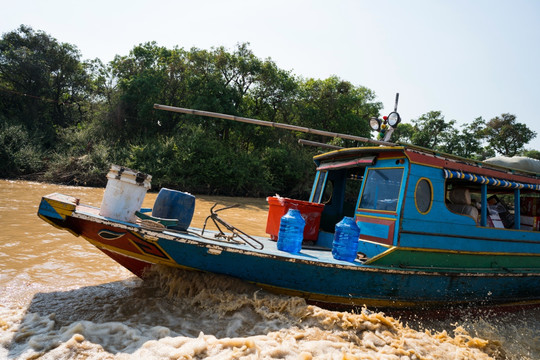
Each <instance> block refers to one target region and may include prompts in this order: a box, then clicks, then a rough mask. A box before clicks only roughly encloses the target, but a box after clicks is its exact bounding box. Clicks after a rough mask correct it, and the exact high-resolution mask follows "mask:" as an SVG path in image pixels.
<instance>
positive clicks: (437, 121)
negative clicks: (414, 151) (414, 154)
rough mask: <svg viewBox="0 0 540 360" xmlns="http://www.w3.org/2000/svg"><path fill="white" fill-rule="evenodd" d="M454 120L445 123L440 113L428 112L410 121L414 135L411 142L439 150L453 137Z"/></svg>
mask: <svg viewBox="0 0 540 360" xmlns="http://www.w3.org/2000/svg"><path fill="white" fill-rule="evenodd" d="M455 122H456V121H455V120H451V121H449V122H446V121H445V120H444V116H443V115H442V113H441V112H440V111H430V112H428V113H426V114H423V115H421V116H420V117H419V118H418V119H414V120H412V123H413V127H414V133H413V135H412V138H411V142H412V143H413V144H414V145H418V146H422V147H425V148H429V149H440V148H441V147H443V146H444V145H445V144H447V142H448V141H449V140H450V139H451V138H452V137H453V136H455V129H454V124H455Z"/></svg>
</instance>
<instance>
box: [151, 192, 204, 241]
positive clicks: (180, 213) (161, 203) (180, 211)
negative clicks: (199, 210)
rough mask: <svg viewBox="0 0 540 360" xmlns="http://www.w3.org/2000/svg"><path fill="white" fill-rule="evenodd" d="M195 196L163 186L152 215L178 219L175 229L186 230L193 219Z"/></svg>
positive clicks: (172, 227) (173, 227)
mask: <svg viewBox="0 0 540 360" xmlns="http://www.w3.org/2000/svg"><path fill="white" fill-rule="evenodd" d="M194 211H195V196H193V195H191V194H189V193H184V192H181V191H176V190H171V189H167V188H162V189H161V190H160V191H159V194H158V196H157V198H156V202H155V203H154V207H153V208H152V216H155V217H159V218H164V219H177V220H178V225H175V226H170V228H171V229H175V230H182V231H183V230H186V229H187V228H188V227H189V225H190V224H191V219H193V212H194Z"/></svg>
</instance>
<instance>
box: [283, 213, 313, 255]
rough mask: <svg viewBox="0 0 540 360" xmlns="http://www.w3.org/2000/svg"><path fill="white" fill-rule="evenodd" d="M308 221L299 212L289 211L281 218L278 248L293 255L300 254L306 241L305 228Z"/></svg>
mask: <svg viewBox="0 0 540 360" xmlns="http://www.w3.org/2000/svg"><path fill="white" fill-rule="evenodd" d="M305 225H306V221H305V220H304V218H302V215H301V214H300V211H299V210H295V209H289V211H287V213H286V214H285V215H283V216H282V217H281V221H280V223H279V233H278V241H277V248H278V249H279V250H281V251H287V252H290V253H292V254H296V253H299V252H300V250H301V249H302V241H303V240H304V226H305Z"/></svg>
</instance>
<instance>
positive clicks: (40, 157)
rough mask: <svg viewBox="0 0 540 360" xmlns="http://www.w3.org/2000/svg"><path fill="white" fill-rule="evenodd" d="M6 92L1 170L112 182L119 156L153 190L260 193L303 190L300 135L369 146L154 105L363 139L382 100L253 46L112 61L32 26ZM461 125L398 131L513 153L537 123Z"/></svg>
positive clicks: (0, 83)
mask: <svg viewBox="0 0 540 360" xmlns="http://www.w3.org/2000/svg"><path fill="white" fill-rule="evenodd" d="M0 93H1V96H0V176H1V177H27V178H33V179H39V180H48V181H53V182H62V183H69V184H85V185H96V186H103V185H104V184H105V181H106V178H105V174H106V173H107V170H108V168H109V166H110V164H111V163H116V164H120V165H125V166H128V167H132V168H134V169H137V170H139V171H143V172H147V173H150V174H152V176H153V181H152V184H153V186H154V188H159V187H162V186H168V187H173V188H177V189H181V190H184V191H190V192H193V193H210V194H227V195H249V196H261V195H272V194H274V193H279V194H281V195H284V196H294V195H296V196H298V195H300V196H302V195H305V194H306V192H307V191H308V189H309V187H310V182H311V181H312V176H311V174H312V172H313V162H312V160H311V158H312V156H313V155H314V154H315V153H316V152H317V151H320V150H319V149H317V148H313V147H302V146H300V145H299V144H298V142H297V140H298V138H300V137H302V138H307V139H310V140H315V141H319V142H329V141H331V142H332V143H334V144H338V145H341V146H359V145H361V144H357V143H354V142H352V141H350V140H342V139H333V140H329V139H328V138H322V137H320V136H313V135H308V134H303V133H294V132H288V131H286V130H279V129H274V128H263V127H259V126H254V125H249V124H242V123H235V122H231V121H227V120H216V119H208V118H204V117H196V116H191V115H181V114H176V113H171V112H164V111H158V110H154V109H153V105H154V104H155V103H160V104H166V105H173V106H179V107H187V108H194V109H200V110H208V111H214V112H220V113H227V114H231V115H237V116H244V117H250V118H256V119H264V120H268V121H273V122H282V123H289V124H295V125H299V126H305V127H311V128H316V129H321V130H327V131H333V132H340V133H349V134H353V135H358V136H363V137H370V129H369V126H368V120H369V119H370V118H371V117H373V116H379V110H380V109H381V107H382V106H381V104H380V103H378V102H376V101H375V94H374V93H373V91H371V90H369V89H367V88H365V87H362V86H355V85H353V84H351V83H350V82H348V81H345V80H342V79H340V78H338V77H335V76H333V77H330V78H328V79H322V80H321V79H303V78H300V77H298V76H295V75H294V74H292V73H291V72H289V71H285V70H283V69H280V68H278V67H277V65H276V64H275V63H274V62H273V61H272V60H270V59H264V60H263V59H260V58H258V57H256V56H255V55H254V54H253V52H252V51H251V50H250V49H249V47H248V45H247V44H239V45H238V46H237V47H236V48H235V49H233V50H232V51H229V50H227V49H225V48H222V47H220V48H212V49H210V50H202V49H197V48H192V49H190V50H185V49H182V48H178V47H175V48H173V49H167V48H165V47H161V46H158V45H157V44H156V43H154V42H150V43H145V44H140V45H138V46H136V47H134V48H133V49H132V50H131V51H130V53H129V54H128V55H124V56H121V55H117V56H116V58H115V59H114V60H113V61H112V62H110V63H109V64H103V63H102V62H101V61H100V60H99V59H96V60H92V61H83V60H81V55H80V52H79V51H78V50H77V48H76V47H75V46H73V45H70V44H65V43H60V42H58V41H57V40H56V39H53V38H52V37H50V36H49V35H47V34H46V33H44V32H42V31H34V30H33V29H32V28H30V27H27V26H21V27H20V28H18V29H17V30H14V31H12V32H9V33H6V34H3V36H2V38H1V39H0ZM454 125H455V121H450V122H445V121H444V117H443V116H442V114H441V113H440V112H436V111H432V112H428V113H426V114H424V115H422V116H420V117H419V118H418V119H416V120H413V121H412V124H402V125H401V127H400V128H398V131H397V132H396V135H397V136H398V138H399V139H401V140H403V141H406V142H412V143H415V144H418V145H421V146H426V147H432V148H437V149H440V150H443V151H447V152H452V153H456V154H458V155H463V156H477V157H482V156H486V154H490V153H494V151H497V152H498V153H502V154H507V155H513V154H516V153H518V152H520V151H523V148H524V145H525V144H526V143H527V141H528V140H530V139H531V138H532V137H533V136H534V135H535V134H534V133H533V132H531V131H530V130H529V129H527V128H526V126H525V125H523V124H519V123H517V122H516V120H515V117H514V116H513V115H509V114H503V115H502V116H501V118H495V119H493V120H491V121H489V122H485V121H484V120H483V119H482V118H478V119H475V120H474V121H473V122H471V123H470V124H467V125H465V126H464V127H463V128H462V130H461V131H457V130H456V129H455V128H454ZM513 130H519V131H520V134H525V137H523V136H521V137H519V136H518V135H519V134H516V133H514V132H513ZM527 131H529V132H528V133H527ZM500 134H504V136H499V135H500ZM505 140H506V142H505ZM510 142H511V143H510ZM484 144H486V145H487V146H485V145H484ZM486 149H490V150H486ZM529 153H530V154H531V156H534V155H537V152H536V153H535V152H534V151H529Z"/></svg>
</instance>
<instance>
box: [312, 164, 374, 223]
mask: <svg viewBox="0 0 540 360" xmlns="http://www.w3.org/2000/svg"><path fill="white" fill-rule="evenodd" d="M364 173H365V166H360V167H351V168H343V169H333V170H321V171H318V172H317V175H316V178H315V183H314V184H313V191H312V193H311V197H310V201H311V202H316V203H320V204H324V210H323V212H322V214H321V224H320V229H321V230H322V231H325V232H330V233H333V232H334V231H335V227H336V224H337V223H338V222H339V221H341V220H342V219H343V217H345V216H349V217H354V214H355V210H356V208H357V206H358V197H359V194H360V188H361V187H362V180H363V178H364Z"/></svg>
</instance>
